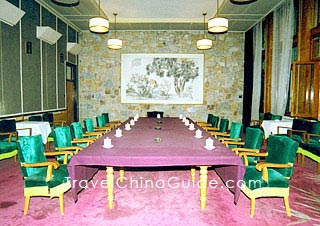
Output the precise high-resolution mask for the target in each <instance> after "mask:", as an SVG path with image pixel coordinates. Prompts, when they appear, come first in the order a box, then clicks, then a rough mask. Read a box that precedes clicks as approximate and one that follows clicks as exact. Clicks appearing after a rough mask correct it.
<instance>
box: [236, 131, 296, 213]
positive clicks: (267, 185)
mask: <svg viewBox="0 0 320 226" xmlns="http://www.w3.org/2000/svg"><path fill="white" fill-rule="evenodd" d="M298 145H299V144H298V142H296V141H294V140H293V139H291V138H290V137H285V136H270V137H269V138H268V144H267V153H265V156H266V157H265V160H264V161H263V162H259V163H258V164H257V165H255V166H247V167H246V173H245V175H244V178H243V184H242V186H241V190H242V192H243V193H244V194H245V195H246V196H247V197H248V198H250V216H251V217H253V216H254V208H255V199H256V198H261V197H283V199H284V204H285V208H286V212H287V215H288V216H290V215H291V213H290V207H289V184H290V178H291V176H292V172H293V164H294V160H295V157H296V152H297V149H298ZM260 154H263V153H260Z"/></svg>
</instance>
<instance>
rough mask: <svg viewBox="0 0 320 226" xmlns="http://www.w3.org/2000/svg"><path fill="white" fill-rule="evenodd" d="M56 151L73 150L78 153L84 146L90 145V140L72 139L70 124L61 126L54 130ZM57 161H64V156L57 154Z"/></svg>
mask: <svg viewBox="0 0 320 226" xmlns="http://www.w3.org/2000/svg"><path fill="white" fill-rule="evenodd" d="M53 138H54V151H55V152H60V151H72V152H73V153H74V154H77V153H78V152H79V151H80V150H82V148H83V147H87V146H88V145H89V142H88V141H72V140H71V131H70V127H69V126H60V127H57V128H55V129H54V130H53ZM56 160H57V161H59V162H62V161H64V159H63V156H57V158H56Z"/></svg>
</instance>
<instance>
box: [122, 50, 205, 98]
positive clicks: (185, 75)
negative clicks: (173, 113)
mask: <svg viewBox="0 0 320 226" xmlns="http://www.w3.org/2000/svg"><path fill="white" fill-rule="evenodd" d="M203 70H204V54H121V103H133V104H134V103H136V104H203Z"/></svg>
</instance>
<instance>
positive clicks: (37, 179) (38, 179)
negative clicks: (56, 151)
mask: <svg viewBox="0 0 320 226" xmlns="http://www.w3.org/2000/svg"><path fill="white" fill-rule="evenodd" d="M39 168H40V169H39V170H38V173H37V174H33V175H32V176H29V177H27V178H25V179H24V187H25V188H28V187H40V186H48V187H49V188H53V187H55V186H57V185H60V184H62V183H65V182H67V181H68V177H69V174H68V169H67V165H64V164H61V165H60V167H59V168H58V169H56V170H55V169H53V170H52V178H51V180H50V181H48V182H46V176H47V167H39Z"/></svg>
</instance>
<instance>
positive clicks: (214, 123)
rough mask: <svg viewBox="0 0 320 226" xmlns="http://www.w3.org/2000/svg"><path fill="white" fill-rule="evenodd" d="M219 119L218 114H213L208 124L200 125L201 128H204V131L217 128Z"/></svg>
mask: <svg viewBox="0 0 320 226" xmlns="http://www.w3.org/2000/svg"><path fill="white" fill-rule="evenodd" d="M219 120H220V117H219V116H215V115H213V116H212V117H211V121H210V124H211V125H209V126H202V128H203V129H205V130H206V131H212V130H219V127H218V126H219Z"/></svg>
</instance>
